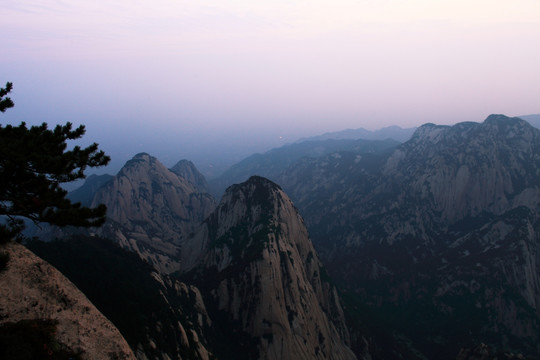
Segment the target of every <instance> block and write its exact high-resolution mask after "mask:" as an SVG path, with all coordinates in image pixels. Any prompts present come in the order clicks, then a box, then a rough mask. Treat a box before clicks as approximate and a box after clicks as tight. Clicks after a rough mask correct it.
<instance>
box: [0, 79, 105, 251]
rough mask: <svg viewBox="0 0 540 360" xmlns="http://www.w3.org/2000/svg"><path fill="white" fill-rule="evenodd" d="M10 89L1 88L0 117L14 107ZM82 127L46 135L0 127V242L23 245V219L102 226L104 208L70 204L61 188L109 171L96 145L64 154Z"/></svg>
mask: <svg viewBox="0 0 540 360" xmlns="http://www.w3.org/2000/svg"><path fill="white" fill-rule="evenodd" d="M12 87H13V85H12V84H11V83H9V82H8V83H7V84H6V87H5V88H0V112H5V111H6V109H8V108H11V107H13V106H14V104H13V101H12V100H11V99H10V98H9V97H6V95H7V94H8V93H9V92H10V91H11V90H12ZM84 133H85V127H84V125H81V126H79V127H78V128H76V129H72V124H71V123H69V122H68V123H66V124H65V125H56V127H55V128H54V129H48V127H47V124H46V123H43V124H41V125H40V126H31V127H30V128H28V127H27V126H26V124H25V123H24V122H23V123H21V124H20V125H19V126H12V125H5V126H2V125H0V220H1V223H0V242H5V241H8V240H9V239H21V238H22V235H21V231H22V230H23V229H24V222H23V220H22V218H27V219H30V220H32V221H33V222H34V223H40V222H46V223H50V224H52V225H58V226H66V225H73V226H82V227H90V226H100V225H102V224H103V222H104V221H105V213H106V210H107V209H106V207H105V205H99V206H98V207H96V208H88V207H83V206H81V204H80V203H71V201H70V200H69V199H67V198H66V195H67V191H66V190H64V189H63V188H62V187H61V184H62V183H66V182H71V181H74V180H78V179H83V178H85V177H86V175H85V174H84V171H85V170H86V168H87V167H97V166H103V165H107V164H108V162H109V160H110V158H109V156H107V155H105V153H104V152H103V151H101V150H98V144H96V143H93V144H92V145H90V146H88V147H86V148H81V147H80V146H75V147H73V149H71V150H68V151H66V148H67V143H66V141H67V140H75V139H79V138H81V137H82V136H83V135H84Z"/></svg>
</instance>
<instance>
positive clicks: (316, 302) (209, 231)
mask: <svg viewBox="0 0 540 360" xmlns="http://www.w3.org/2000/svg"><path fill="white" fill-rule="evenodd" d="M185 244H186V246H185V247H183V248H182V258H183V259H182V261H184V263H183V271H187V274H186V276H187V277H189V278H191V280H192V281H194V282H195V284H196V285H199V286H200V287H201V289H204V290H203V292H204V295H205V296H206V298H207V299H209V303H210V304H212V305H211V306H210V307H211V308H217V309H219V311H222V312H224V313H226V314H227V317H228V318H229V320H230V321H231V324H235V325H234V326H235V327H236V330H235V334H236V335H235V336H239V337H240V338H241V339H243V340H241V341H242V342H243V341H245V342H246V343H249V344H253V345H254V346H253V347H250V348H247V349H246V353H247V354H248V358H265V359H268V360H271V359H287V360H292V359H355V356H354V354H353V353H352V352H351V350H350V349H349V348H348V347H347V342H348V337H349V336H348V332H347V330H346V327H345V325H344V317H343V311H342V309H341V306H340V305H339V300H338V299H337V295H336V293H335V291H334V290H332V287H331V286H330V284H328V283H326V282H325V280H324V276H323V274H324V269H322V265H321V263H320V261H319V259H318V256H317V254H316V252H315V249H314V248H313V245H312V243H311V241H310V239H309V237H308V233H307V229H306V227H305V225H304V221H303V220H302V218H301V216H300V215H299V213H298V211H297V210H296V208H295V207H294V205H293V204H292V201H291V200H290V199H289V197H288V196H287V195H286V194H285V193H284V192H283V190H282V189H281V188H280V187H279V186H278V185H276V184H275V183H273V182H272V181H270V180H268V179H265V178H263V177H260V176H252V177H251V178H249V180H247V181H246V182H244V183H241V184H236V185H233V186H231V187H229V188H228V189H227V191H226V193H225V195H224V196H223V198H222V200H221V202H220V204H219V206H218V207H217V209H216V210H215V211H214V212H213V213H212V214H211V215H210V216H209V217H208V218H207V219H206V221H205V222H204V224H203V226H202V227H201V228H200V229H199V231H198V232H197V233H196V234H195V235H194V236H193V237H192V238H191V239H189V240H188V241H186V243H185ZM190 270H191V271H190ZM205 302H206V301H205ZM300 304H301V306H300ZM329 317H330V319H332V320H333V321H330V320H329ZM235 341H239V339H235ZM261 354H266V355H265V356H264V357H263V356H261Z"/></svg>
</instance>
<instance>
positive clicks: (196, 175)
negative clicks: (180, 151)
mask: <svg viewBox="0 0 540 360" xmlns="http://www.w3.org/2000/svg"><path fill="white" fill-rule="evenodd" d="M171 171H172V172H173V173H175V174H176V175H178V176H180V177H181V178H184V179H186V180H187V181H189V182H190V183H191V184H192V185H193V186H194V187H195V189H197V191H199V192H201V193H207V192H208V183H207V182H206V179H205V178H204V176H203V174H201V173H200V172H199V170H197V168H196V167H195V165H194V164H193V163H192V162H191V161H189V160H180V161H179V162H177V163H176V165H174V166H173V167H172V168H171Z"/></svg>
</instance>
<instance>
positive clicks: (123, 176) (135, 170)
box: [92, 153, 215, 273]
mask: <svg viewBox="0 0 540 360" xmlns="http://www.w3.org/2000/svg"><path fill="white" fill-rule="evenodd" d="M92 204H93V206H95V205H97V204H105V205H106V206H107V219H108V220H107V223H106V224H105V226H103V228H101V229H100V230H99V231H98V232H99V234H101V235H103V236H105V237H109V238H111V239H115V240H116V241H117V242H118V243H119V244H120V245H121V246H122V247H125V248H127V249H130V250H132V251H135V252H136V253H138V254H139V255H140V256H141V257H142V258H143V259H145V260H147V261H148V262H150V263H151V264H153V265H154V266H155V267H156V268H157V269H158V270H160V271H161V272H165V273H170V272H173V271H176V270H177V269H178V264H179V263H178V252H179V249H180V246H181V243H182V241H183V240H184V239H185V238H186V237H187V235H189V234H190V233H191V232H192V231H193V230H194V229H195V226H196V225H198V224H199V223H200V222H201V221H202V220H204V218H206V216H207V215H208V214H209V213H210V212H211V211H212V210H213V209H214V207H215V201H214V199H213V198H212V197H211V196H210V195H208V194H206V193H202V192H200V191H198V190H197V189H196V188H195V186H194V185H193V184H192V183H190V182H189V181H187V180H186V179H184V178H182V177H180V176H178V175H177V174H175V173H174V172H172V171H171V170H169V169H167V168H166V167H165V166H164V165H163V164H161V163H160V162H159V161H158V160H157V159H156V158H154V157H152V156H150V155H148V154H145V153H141V154H138V155H136V156H135V157H134V158H133V159H132V160H130V161H128V162H127V163H126V165H125V166H124V167H123V168H122V169H121V170H120V172H119V173H118V174H117V175H116V176H115V177H114V178H113V179H112V181H109V182H108V183H107V184H106V185H104V186H103V187H101V188H100V189H99V190H98V191H97V193H96V195H95V196H94V199H93V203H92Z"/></svg>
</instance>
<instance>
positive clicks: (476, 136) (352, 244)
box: [278, 115, 540, 359]
mask: <svg viewBox="0 0 540 360" xmlns="http://www.w3.org/2000/svg"><path fill="white" fill-rule="evenodd" d="M539 164H540V131H539V130H537V129H535V128H533V127H532V126H530V125H529V124H528V123H526V122H525V121H523V120H521V119H518V118H508V117H506V116H503V115H492V116H489V117H488V118H487V119H486V120H485V121H484V122H482V123H460V124H457V125H454V126H437V125H433V124H426V125H424V126H422V127H420V128H418V130H417V131H416V132H415V134H414V135H413V137H412V138H411V140H409V141H408V142H406V143H404V144H402V145H400V146H399V147H398V148H397V149H396V150H395V151H393V152H392V153H391V154H389V155H384V154H383V155H377V154H372V155H370V154H354V153H351V152H340V153H335V154H330V155H328V156H326V157H322V158H317V159H303V160H302V161H300V162H299V163H297V164H296V165H295V166H294V167H291V168H289V169H288V170H287V171H286V172H285V173H284V174H283V176H281V177H280V179H279V180H278V182H279V183H280V184H281V185H282V186H283V188H284V189H285V191H286V192H287V193H288V194H289V195H290V196H291V198H292V199H293V200H294V201H295V204H296V205H297V206H298V207H299V209H300V211H301V213H302V215H303V216H304V218H305V220H306V223H307V225H308V229H309V231H310V234H311V235H312V238H313V241H314V244H315V246H316V248H317V250H319V253H320V254H321V255H322V259H323V261H324V262H325V264H326V265H327V267H328V268H329V270H330V273H331V275H332V277H333V278H334V279H336V280H337V281H338V282H339V283H341V284H342V285H344V286H345V287H347V288H349V290H350V291H351V294H356V295H354V296H353V297H355V296H356V297H357V302H356V304H355V306H358V308H359V309H366V308H367V309H369V311H370V312H371V313H372V316H373V317H374V318H375V320H373V319H366V318H365V317H364V318H363V320H365V321H368V320H369V322H370V323H376V322H377V321H379V322H381V323H386V324H387V325H386V327H387V328H392V329H393V332H394V334H393V335H389V336H382V337H381V338H379V341H380V342H381V341H382V342H386V343H388V344H389V346H387V348H394V349H399V350H396V351H393V350H392V351H390V352H386V353H384V357H386V358H392V356H396V357H397V355H396V353H402V354H404V353H407V352H408V353H409V354H410V356H411V358H415V356H418V354H423V355H421V356H427V357H432V356H435V355H437V356H440V355H439V354H445V355H444V356H446V358H449V359H451V358H455V356H456V354H457V352H458V350H459V349H460V348H461V347H463V346H464V345H466V344H467V342H468V341H470V340H471V339H474V341H475V343H477V344H478V343H482V342H484V343H486V344H489V345H491V346H493V347H494V348H495V349H503V350H509V351H513V350H517V351H518V352H523V353H529V354H531V353H532V354H534V353H538V352H539V351H540V349H539V348H538V346H537V344H538V341H539V340H540V339H539V338H538V336H539V335H538V334H540V317H539V315H540V309H539V302H538V297H539V295H540V282H539V276H540V268H539V267H538V264H539V261H540V257H539V255H538V254H539V252H538V246H539V245H540V237H539V236H538V234H539V230H540V227H539V225H540V223H539V221H538V218H539V210H540V208H539V204H540V166H539ZM372 330H373V332H374V333H376V332H378V331H379V330H380V329H372ZM383 332H384V331H383ZM459 332H460V333H462V335H455V334H456V333H459ZM465 333H466V335H465ZM396 334H399V335H396ZM389 338H391V339H393V340H388V339H389ZM381 339H383V340H381ZM382 342H381V343H382ZM404 349H405V350H404ZM414 354H417V355H414ZM421 356H420V358H421Z"/></svg>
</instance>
